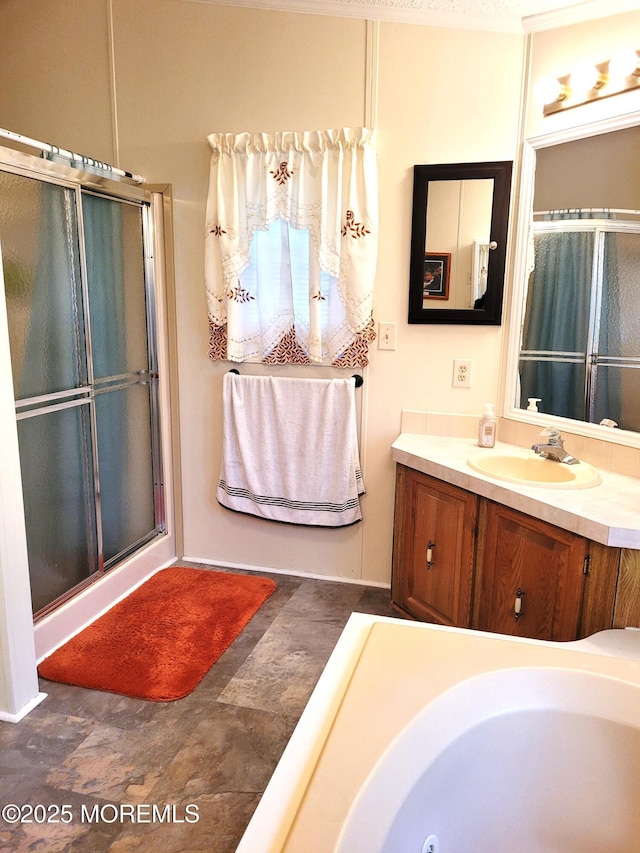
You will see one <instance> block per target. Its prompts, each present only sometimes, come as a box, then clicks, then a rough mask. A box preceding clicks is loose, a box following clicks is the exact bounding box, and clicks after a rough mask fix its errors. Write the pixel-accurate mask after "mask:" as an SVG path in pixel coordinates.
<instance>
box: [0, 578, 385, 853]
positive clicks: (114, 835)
mask: <svg viewBox="0 0 640 853" xmlns="http://www.w3.org/2000/svg"><path fill="white" fill-rule="evenodd" d="M183 565H187V564H185V563H183ZM188 565H195V564H188ZM203 568H206V567H203ZM272 577H273V578H274V579H275V580H276V582H277V583H278V588H277V590H276V591H275V593H274V594H273V595H272V596H271V598H270V599H269V600H268V601H267V602H266V604H265V605H264V606H263V607H262V608H261V609H260V610H259V611H258V613H257V614H256V616H254V618H253V619H252V621H251V622H250V623H249V625H248V626H247V627H246V628H245V630H244V631H243V633H242V634H241V635H240V636H239V637H238V638H237V639H236V641H235V642H234V643H233V644H232V646H231V647H230V648H229V649H228V650H227V651H226V652H225V654H224V655H223V656H222V657H221V658H220V659H219V660H218V662H217V663H216V664H215V665H214V666H213V668H212V669H211V670H210V671H209V673H208V674H207V675H206V676H205V678H204V679H203V681H202V682H201V683H200V684H199V685H198V687H197V688H196V689H195V690H194V691H193V693H191V694H190V695H189V696H186V697H185V698H184V699H180V700H178V701H176V702H169V703H156V702H145V701H141V700H138V699H129V698H127V697H124V696H117V695H115V694H111V693H102V692H99V691H94V690H85V689H82V688H79V687H71V686H68V685H63V684H55V683H53V682H49V681H42V682H41V690H42V691H43V692H46V693H47V694H48V696H47V698H46V699H45V700H44V702H42V703H41V704H40V705H39V706H38V707H37V708H36V709H34V710H33V711H32V712H31V713H30V714H29V715H28V716H27V717H26V718H25V719H24V720H22V721H21V722H20V723H18V724H17V725H14V724H11V723H0V805H6V804H15V805H17V806H27V807H28V806H31V807H33V812H31V813H29V812H28V810H27V809H23V810H22V817H23V818H30V821H31V822H24V823H22V824H11V823H8V822H7V821H5V820H3V818H2V817H0V850H2V851H20V853H23V851H24V853H28V851H29V852H30V851H40V850H46V851H47V853H103V851H109V853H200V851H206V852H207V853H233V851H235V849H236V846H237V844H238V842H239V840H240V838H241V836H242V833H243V832H244V829H245V827H246V825H247V823H248V822H249V819H250V818H251V815H252V813H253V811H254V809H255V807H256V806H257V804H258V801H259V799H260V795H261V793H262V791H263V790H264V788H265V787H266V784H267V782H268V781H269V778H270V776H271V774H272V772H273V770H274V768H275V766H276V764H277V763H278V759H279V757H280V755H281V754H282V751H283V749H284V747H285V745H286V743H287V741H288V739H289V737H290V736H291V733H292V732H293V729H294V727H295V725H296V722H297V720H298V718H299V716H300V714H301V713H302V710H303V709H304V706H305V704H306V702H307V700H308V698H309V696H310V694H311V692H312V690H313V688H314V686H315V684H316V681H317V680H318V677H319V676H320V673H321V672H322V670H323V668H324V666H325V663H326V661H327V659H328V658H329V655H330V654H331V651H332V649H333V647H334V645H335V643H336V641H337V640H338V637H339V636H340V633H341V631H342V629H343V627H344V625H345V623H346V621H347V619H348V618H349V615H350V614H351V613H352V612H353V611H360V612H364V613H376V614H380V615H384V616H397V615H398V614H397V613H395V612H394V611H393V610H392V609H391V605H390V600H389V599H390V596H389V591H388V590H384V589H378V588H374V587H363V586H360V585H355V584H344V583H335V582H331V581H322V580H314V579H307V578H299V577H292V576H285V575H273V576H272ZM63 807H65V808H63ZM154 807H155V811H154ZM165 807H167V808H166V809H165ZM8 816H9V817H10V814H9V815H8ZM196 817H197V821H196V820H195V818H196ZM43 821H45V822H43ZM256 853H260V851H256ZM310 853H312V851H310Z"/></svg>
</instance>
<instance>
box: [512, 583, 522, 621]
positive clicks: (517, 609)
mask: <svg viewBox="0 0 640 853" xmlns="http://www.w3.org/2000/svg"><path fill="white" fill-rule="evenodd" d="M523 595H524V592H523V591H522V590H521V589H520V587H518V589H517V591H516V601H515V604H514V606H513V618H514V619H515V620H516V622H517V621H518V620H519V619H520V616H521V615H522V596H523Z"/></svg>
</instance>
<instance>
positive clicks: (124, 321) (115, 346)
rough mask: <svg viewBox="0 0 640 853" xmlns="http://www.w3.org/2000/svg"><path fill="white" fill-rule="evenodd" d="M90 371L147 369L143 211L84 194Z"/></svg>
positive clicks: (100, 374) (113, 372)
mask: <svg viewBox="0 0 640 853" xmlns="http://www.w3.org/2000/svg"><path fill="white" fill-rule="evenodd" d="M82 213H83V218H84V231H85V245H86V252H87V278H88V287H89V315H90V318H91V345H92V352H93V372H94V377H95V378H96V379H103V378H105V377H107V376H118V375H120V374H123V373H134V372H136V371H141V370H147V369H148V356H147V328H146V325H147V320H146V304H145V283H144V251H143V247H144V244H143V235H142V211H141V209H140V208H139V207H138V206H137V205H133V204H127V203H124V202H120V201H114V200H112V199H107V198H102V197H98V196H93V195H88V194H83V196H82Z"/></svg>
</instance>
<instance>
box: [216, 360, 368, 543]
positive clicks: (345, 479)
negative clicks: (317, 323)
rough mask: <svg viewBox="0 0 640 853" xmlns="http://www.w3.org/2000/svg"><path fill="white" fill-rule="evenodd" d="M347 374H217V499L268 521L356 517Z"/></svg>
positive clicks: (340, 521) (352, 410)
mask: <svg viewBox="0 0 640 853" xmlns="http://www.w3.org/2000/svg"><path fill="white" fill-rule="evenodd" d="M354 387H355V383H354V380H353V379H289V378H284V377H273V376H241V375H238V374H235V373H226V374H225V375H224V381H223V388H222V405H223V434H222V465H221V468H220V480H219V482H218V490H217V499H218V501H219V503H221V504H222V505H223V506H225V507H228V508H229V509H234V510H237V511H239V512H244V513H249V514H250V515H257V516H259V517H260V518H267V519H271V520H272V521H285V522H289V523H291V524H307V525H314V526H322V527H343V526H345V525H347V524H353V523H354V522H356V521H360V520H361V519H362V513H361V510H360V501H359V495H361V494H364V484H363V481H362V472H361V470H360V461H359V455H358V436H357V429H356V403H355V392H354Z"/></svg>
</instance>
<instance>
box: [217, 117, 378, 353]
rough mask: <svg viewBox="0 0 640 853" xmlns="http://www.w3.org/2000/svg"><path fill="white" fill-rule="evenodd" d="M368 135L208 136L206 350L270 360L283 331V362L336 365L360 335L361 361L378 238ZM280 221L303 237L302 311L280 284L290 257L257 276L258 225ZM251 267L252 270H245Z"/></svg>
mask: <svg viewBox="0 0 640 853" xmlns="http://www.w3.org/2000/svg"><path fill="white" fill-rule="evenodd" d="M374 139H375V132H374V131H372V130H369V129H367V128H355V129H354V128H342V129H338V130H325V131H306V132H301V133H296V132H279V133H274V134H267V133H257V134H250V133H241V134H237V135H234V134H227V133H213V134H211V135H210V136H209V137H208V141H209V144H210V146H211V150H212V154H211V169H210V183H209V196H208V201H207V215H206V235H205V264H206V268H205V277H206V290H207V304H208V311H209V322H210V326H211V334H212V350H211V355H212V356H213V357H222V358H228V359H230V360H233V361H244V360H246V359H253V360H256V359H257V360H269V358H270V357H271V356H272V355H273V352H274V350H276V351H277V350H278V347H280V346H284V341H285V339H286V341H287V344H286V349H287V351H288V352H289V354H290V353H291V351H292V347H291V344H292V341H294V349H295V350H296V351H300V352H299V353H298V358H294V359H291V358H287V359H286V360H298V361H304V360H305V359H306V360H307V361H310V362H316V363H318V362H324V363H340V359H341V358H344V357H345V353H346V352H347V351H349V350H350V349H351V350H353V351H355V349H357V350H358V352H359V354H358V355H357V356H355V355H353V353H352V355H351V356H347V362H346V363H345V366H353V365H356V364H362V363H363V361H362V358H363V355H362V350H363V343H364V357H365V361H364V363H366V343H367V342H368V341H369V340H371V339H372V337H373V332H372V328H373V323H372V297H373V281H374V275H375V268H376V259H377V238H378V225H377V222H378V211H377V206H378V190H377V167H376V157H375V144H374ZM278 220H282V221H283V222H284V223H287V224H288V226H289V227H290V228H293V229H297V230H303V231H306V232H308V235H309V239H308V244H309V250H308V260H307V259H305V264H307V265H308V272H307V273H306V278H307V284H306V286H307V287H308V291H309V292H308V299H305V300H303V303H304V305H303V308H302V309H301V308H300V298H299V295H298V297H296V298H297V300H298V305H296V298H294V297H293V296H291V294H287V293H286V292H285V291H286V290H287V288H286V287H284V286H283V276H284V272H283V271H282V270H283V269H284V268H285V267H286V266H287V265H286V264H281V265H280V266H279V267H278V273H277V275H272V274H268V275H265V268H264V266H261V264H263V263H264V262H263V260H262V257H264V254H265V252H266V250H263V254H262V256H261V255H260V254H259V247H257V246H256V245H253V244H254V237H255V236H256V233H257V232H266V231H269V229H270V227H271V226H272V225H273V224H274V223H275V222H277V221H278ZM278 239H280V237H278ZM284 242H286V239H285V241H284ZM252 252H253V256H252ZM272 254H273V250H272ZM252 264H253V265H254V266H255V267H257V272H256V271H254V272H253V273H251V274H250V273H249V271H250V267H251V266H252ZM280 267H282V269H281V268H280ZM243 274H245V280H243V278H242V277H243ZM256 303H257V304H256ZM354 348H355V349H354Z"/></svg>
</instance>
